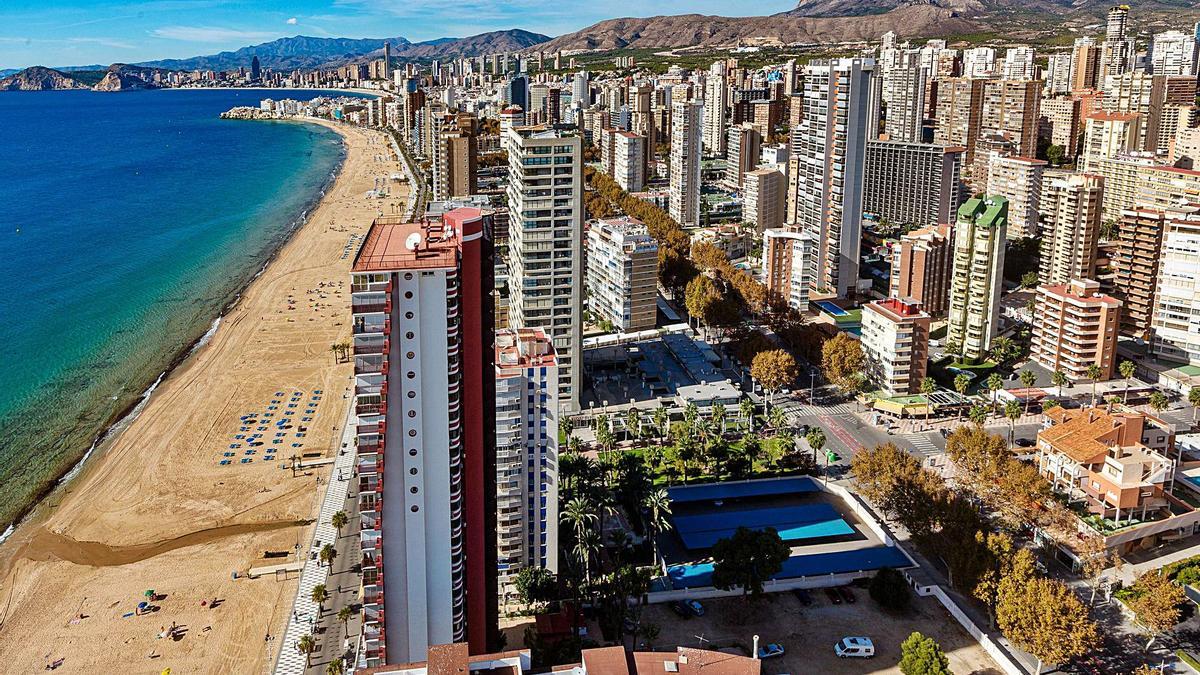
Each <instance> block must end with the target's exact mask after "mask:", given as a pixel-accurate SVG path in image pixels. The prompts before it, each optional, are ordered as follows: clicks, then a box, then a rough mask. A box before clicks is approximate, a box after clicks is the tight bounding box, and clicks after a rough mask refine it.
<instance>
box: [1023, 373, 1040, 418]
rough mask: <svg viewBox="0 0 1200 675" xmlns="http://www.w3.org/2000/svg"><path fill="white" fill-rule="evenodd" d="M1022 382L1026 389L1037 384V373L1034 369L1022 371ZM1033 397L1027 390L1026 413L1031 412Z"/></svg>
mask: <svg viewBox="0 0 1200 675" xmlns="http://www.w3.org/2000/svg"><path fill="white" fill-rule="evenodd" d="M1021 384H1022V386H1024V387H1025V388H1026V389H1030V388H1032V387H1033V385H1035V384H1037V374H1036V373H1034V372H1033V371H1032V370H1022V371H1021ZM1032 398H1033V397H1032V396H1030V395H1029V392H1025V414H1026V415H1028V414H1029V400H1030V399H1032Z"/></svg>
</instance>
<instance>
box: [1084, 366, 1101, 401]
mask: <svg viewBox="0 0 1200 675" xmlns="http://www.w3.org/2000/svg"><path fill="white" fill-rule="evenodd" d="M1086 373H1087V378H1088V379H1089V380H1091V381H1092V407H1093V408H1095V407H1096V384H1097V383H1099V381H1100V375H1101V374H1102V372H1101V370H1100V366H1098V365H1096V364H1095V363H1092V364H1089V365H1088V367H1087V371H1086Z"/></svg>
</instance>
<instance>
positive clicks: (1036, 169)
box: [984, 155, 1046, 239]
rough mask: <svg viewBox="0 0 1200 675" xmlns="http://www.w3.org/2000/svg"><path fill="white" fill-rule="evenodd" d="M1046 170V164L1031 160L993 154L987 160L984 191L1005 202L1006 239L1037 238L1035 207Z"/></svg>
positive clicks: (1037, 208) (1036, 210) (1037, 203)
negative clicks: (1003, 199)
mask: <svg viewBox="0 0 1200 675" xmlns="http://www.w3.org/2000/svg"><path fill="white" fill-rule="evenodd" d="M1045 169H1046V162H1045V161H1043V160H1040V159H1033V158H1031V157H1005V156H1003V155H992V157H991V159H990V160H989V161H988V176H987V187H986V188H985V189H984V191H985V192H986V193H987V194H989V195H996V196H1000V197H1004V198H1005V199H1007V200H1008V238H1009V239H1023V238H1025V237H1036V236H1037V235H1038V230H1039V227H1038V210H1039V206H1038V205H1039V203H1040V201H1041V191H1042V172H1043V171H1045Z"/></svg>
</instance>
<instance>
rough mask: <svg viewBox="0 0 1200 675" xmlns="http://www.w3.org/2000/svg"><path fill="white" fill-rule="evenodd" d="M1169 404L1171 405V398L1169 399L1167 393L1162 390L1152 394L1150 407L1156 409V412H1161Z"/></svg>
mask: <svg viewBox="0 0 1200 675" xmlns="http://www.w3.org/2000/svg"><path fill="white" fill-rule="evenodd" d="M1169 405H1171V400H1170V399H1168V398H1167V395H1166V394H1164V393H1162V392H1161V391H1156V392H1154V393H1153V394H1150V408H1151V409H1152V410H1154V412H1155V413H1161V412H1162V411H1164V410H1166V409H1167V406H1169Z"/></svg>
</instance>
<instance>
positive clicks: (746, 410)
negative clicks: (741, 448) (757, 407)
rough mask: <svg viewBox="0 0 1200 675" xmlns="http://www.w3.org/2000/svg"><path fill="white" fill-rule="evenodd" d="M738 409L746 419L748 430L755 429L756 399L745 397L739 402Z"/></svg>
mask: <svg viewBox="0 0 1200 675" xmlns="http://www.w3.org/2000/svg"><path fill="white" fill-rule="evenodd" d="M738 409H739V411H740V412H741V414H742V419H743V420H745V421H746V431H754V401H751V400H750V399H749V398H748V397H747V398H744V399H742V400H741V402H740V403H738Z"/></svg>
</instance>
